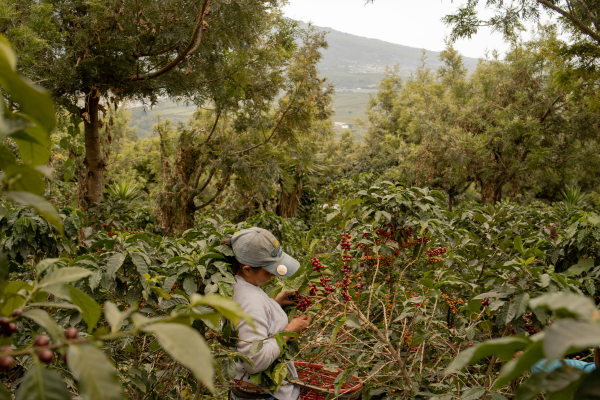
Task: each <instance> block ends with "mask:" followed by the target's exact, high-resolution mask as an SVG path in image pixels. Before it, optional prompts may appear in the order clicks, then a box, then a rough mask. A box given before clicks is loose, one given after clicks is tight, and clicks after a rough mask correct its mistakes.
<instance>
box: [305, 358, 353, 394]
mask: <svg viewBox="0 0 600 400" xmlns="http://www.w3.org/2000/svg"><path fill="white" fill-rule="evenodd" d="M294 365H295V366H296V370H297V371H298V379H299V381H295V382H294V384H297V385H298V386H300V390H301V391H300V399H301V400H323V399H324V398H325V396H327V395H328V394H330V393H332V394H335V385H334V384H333V382H334V381H335V378H336V377H337V376H338V375H339V374H341V373H342V372H343V371H342V370H341V369H338V370H337V371H335V372H332V371H326V370H324V369H323V367H324V366H323V365H321V364H310V363H305V362H298V361H296V362H294ZM362 387H363V383H362V381H361V380H360V379H359V378H358V377H357V376H355V375H352V377H351V378H350V380H349V381H348V382H346V383H344V385H343V386H342V388H341V389H340V394H339V396H337V398H339V399H357V398H358V397H359V396H360V390H361V389H362Z"/></svg>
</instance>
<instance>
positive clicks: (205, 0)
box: [129, 0, 210, 82]
mask: <svg viewBox="0 0 600 400" xmlns="http://www.w3.org/2000/svg"><path fill="white" fill-rule="evenodd" d="M209 3H210V0H202V6H201V7H200V12H199V13H198V16H197V17H196V18H197V20H198V21H197V22H196V26H195V27H194V31H193V32H192V37H191V39H190V42H189V43H188V45H187V47H186V48H185V49H184V50H183V51H182V52H181V53H180V54H179V55H178V56H177V57H176V58H175V59H174V60H173V61H171V62H170V63H168V64H167V65H165V66H164V67H162V68H161V69H159V70H158V71H154V72H152V73H149V74H145V75H140V74H139V73H137V74H136V75H134V76H130V77H129V80H130V81H133V82H135V81H141V80H145V79H152V78H156V77H159V76H161V75H164V74H166V73H167V72H169V71H170V70H172V69H173V68H175V67H176V66H177V65H179V63H180V62H181V61H183V60H184V59H185V58H186V57H187V56H189V55H190V54H192V53H193V52H195V51H196V50H197V49H198V47H200V43H201V42H202V39H204V31H203V29H204V16H205V15H206V10H207V9H208V5H209Z"/></svg>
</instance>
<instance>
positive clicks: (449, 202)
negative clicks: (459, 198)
mask: <svg viewBox="0 0 600 400" xmlns="http://www.w3.org/2000/svg"><path fill="white" fill-rule="evenodd" d="M453 205H454V195H452V194H450V193H448V211H450V212H452V206H453Z"/></svg>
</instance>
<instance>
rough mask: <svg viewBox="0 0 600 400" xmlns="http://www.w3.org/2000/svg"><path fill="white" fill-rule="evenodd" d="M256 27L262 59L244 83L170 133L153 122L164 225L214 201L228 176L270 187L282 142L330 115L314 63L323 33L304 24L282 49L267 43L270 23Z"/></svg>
mask: <svg viewBox="0 0 600 400" xmlns="http://www.w3.org/2000/svg"><path fill="white" fill-rule="evenodd" d="M263 34H264V35H265V38H264V40H265V43H266V47H267V49H265V50H264V51H263V49H261V48H258V49H255V50H254V51H256V52H257V53H259V54H260V56H261V57H262V60H261V63H260V64H257V65H256V66H255V67H249V68H247V69H246V70H245V72H244V73H245V74H246V78H247V79H248V80H247V82H248V83H247V85H245V86H240V87H238V90H239V92H238V93H232V94H231V96H230V97H229V98H228V99H226V100H225V99H223V100H220V99H216V100H215V101H214V103H212V104H211V110H199V111H198V112H197V113H196V115H195V117H194V118H193V119H192V120H190V122H189V123H188V124H187V125H180V126H178V127H176V128H175V130H176V133H175V134H173V133H171V132H170V129H169V126H168V125H166V124H158V125H156V126H155V130H156V131H157V133H158V135H159V136H160V138H161V143H160V145H161V154H162V174H163V188H162V190H161V191H160V192H159V193H158V196H157V200H158V203H159V208H160V218H161V223H162V226H163V227H164V228H165V229H167V231H168V232H172V231H182V230H185V229H189V228H190V227H192V226H193V223H194V214H195V212H196V211H197V210H200V209H203V208H205V207H208V206H211V205H213V203H215V202H217V201H218V199H219V198H220V197H222V196H223V195H224V194H225V191H226V189H227V188H228V187H229V185H230V184H231V183H233V184H234V185H235V188H236V192H239V193H249V192H253V193H254V195H256V194H258V193H268V192H272V191H273V185H274V184H276V183H277V182H279V179H280V175H281V172H280V165H281V164H283V163H284V162H285V161H284V152H285V151H286V146H289V145H294V144H295V143H296V142H298V141H299V140H301V137H304V136H307V135H309V133H310V132H311V131H312V128H313V125H314V124H315V123H316V122H317V121H319V120H326V119H327V118H329V115H330V114H331V109H330V103H331V97H330V94H331V90H332V89H331V87H327V86H326V84H325V82H324V81H323V80H321V79H319V77H318V70H317V67H316V66H317V63H318V62H319V60H320V58H321V54H320V52H319V50H320V49H321V48H323V47H324V46H326V42H325V39H324V35H323V34H322V33H317V32H314V31H312V30H309V31H306V32H304V33H303V34H302V36H298V38H299V39H302V40H303V44H302V45H301V46H299V47H298V48H296V47H295V46H291V47H289V48H287V49H281V48H279V47H278V46H272V45H270V43H269V39H270V35H271V32H270V30H267V31H266V32H263ZM297 34H298V35H300V32H297ZM259 54H256V56H259ZM265 69H266V70H267V71H272V72H269V73H267V74H265ZM168 137H173V138H175V141H176V148H177V150H176V154H175V155H172V154H170V153H169V151H168V150H167V148H168V143H167V138H168ZM242 197H244V198H247V199H251V198H253V196H246V195H243V196H242Z"/></svg>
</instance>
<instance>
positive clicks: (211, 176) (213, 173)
mask: <svg viewBox="0 0 600 400" xmlns="http://www.w3.org/2000/svg"><path fill="white" fill-rule="evenodd" d="M215 172H217V168H213V169H212V171H210V174H209V175H208V178H206V182H204V185H202V187H201V188H200V189H198V190H197V193H198V194H200V193H202V192H203V191H204V189H206V187H207V186H208V184H209V183H210V181H212V178H213V177H214V176H215ZM199 183H200V177H198V179H197V181H196V186H195V187H196V188H197V187H198V184H199Z"/></svg>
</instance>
